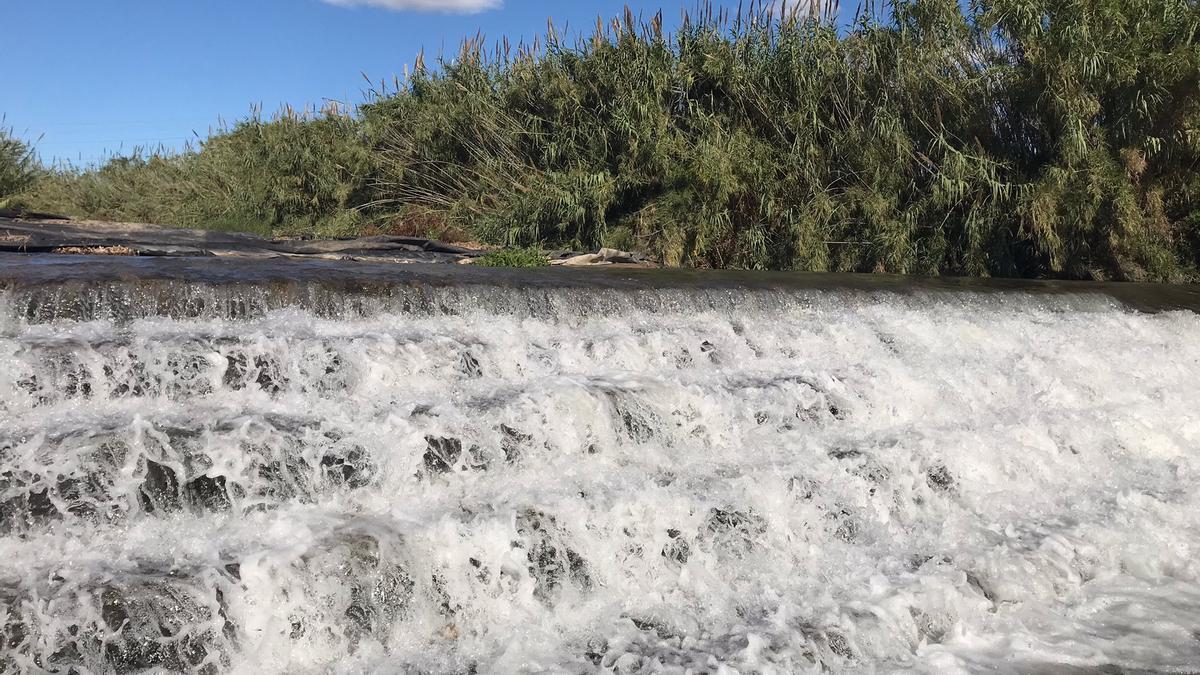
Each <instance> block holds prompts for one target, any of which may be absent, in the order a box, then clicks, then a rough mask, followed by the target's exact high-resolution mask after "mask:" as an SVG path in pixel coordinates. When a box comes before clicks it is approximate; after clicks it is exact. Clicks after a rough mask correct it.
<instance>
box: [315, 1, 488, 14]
mask: <svg viewBox="0 0 1200 675" xmlns="http://www.w3.org/2000/svg"><path fill="white" fill-rule="evenodd" d="M322 2H325V3H327V4H330V5H337V6H339V7H379V8H381V9H390V10H392V11H395V12H446V13H451V14H474V13H475V12H482V11H485V10H489V9H496V8H498V7H500V5H501V4H502V0H322Z"/></svg>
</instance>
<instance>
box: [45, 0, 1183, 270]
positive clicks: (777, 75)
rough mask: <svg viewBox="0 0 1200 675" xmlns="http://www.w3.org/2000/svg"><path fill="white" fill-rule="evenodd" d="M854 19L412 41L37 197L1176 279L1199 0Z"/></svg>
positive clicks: (688, 261)
mask: <svg viewBox="0 0 1200 675" xmlns="http://www.w3.org/2000/svg"><path fill="white" fill-rule="evenodd" d="M878 4H880V5H883V6H884V8H880V7H877V6H876V3H871V4H869V5H868V6H866V7H864V8H861V9H860V10H859V12H858V13H857V19H856V20H855V22H854V23H853V25H851V26H849V27H846V26H842V27H838V26H834V25H831V24H830V23H829V22H824V21H817V20H805V19H798V18H785V19H779V18H776V17H771V16H769V11H768V10H763V9H751V10H749V11H748V12H747V13H743V14H741V15H740V16H736V15H735V16H730V15H728V14H727V13H722V12H719V11H716V10H715V9H712V8H707V9H705V10H703V11H701V12H700V13H699V15H693V16H691V17H689V19H688V20H687V21H686V22H685V24H684V25H683V26H682V27H680V28H679V29H678V30H676V31H674V32H672V33H670V34H668V33H665V32H664V31H663V30H662V27H661V20H660V19H659V18H658V17H651V18H648V19H646V20H640V19H635V17H633V16H632V15H630V14H629V13H628V12H627V13H626V16H625V17H624V18H623V19H621V20H618V21H614V22H611V23H608V24H598V25H597V28H596V31H595V33H594V34H593V35H592V36H591V37H588V38H584V39H580V40H578V41H570V42H568V41H566V40H563V39H562V38H560V37H559V36H557V35H556V34H555V33H554V31H553V29H551V30H550V32H549V34H548V35H547V36H546V37H545V38H544V41H543V42H542V44H541V45H535V46H532V47H516V48H512V47H510V46H509V45H507V44H504V45H500V46H498V47H496V48H494V49H492V50H486V49H485V48H484V46H483V45H482V44H481V43H480V42H479V41H478V40H470V41H468V42H466V43H465V44H464V45H463V46H462V49H461V50H460V51H459V53H458V54H457V55H456V56H455V57H454V58H453V59H450V60H445V61H443V62H441V63H440V64H439V66H438V67H437V68H427V67H425V65H424V64H423V63H422V62H421V61H418V63H417V64H416V66H415V69H414V72H413V74H412V75H411V76H410V77H409V78H407V79H406V80H405V81H404V82H397V83H396V86H395V87H393V88H391V90H389V91H378V92H374V93H373V95H372V96H371V98H370V101H369V102H368V103H367V104H365V105H363V106H361V107H360V108H359V109H358V110H356V111H353V113H346V112H344V111H338V110H331V111H326V112H325V113H323V114H320V115H308V116H302V115H294V114H284V115H282V116H280V117H279V118H277V119H274V120H271V121H262V120H261V119H260V118H259V117H257V116H255V117H253V118H252V119H251V120H249V121H246V122H242V123H240V124H238V125H236V126H234V127H233V128H232V129H228V130H225V131H223V132H221V133H218V134H216V135H214V136H213V137H212V138H211V139H209V140H208V141H206V142H204V143H203V144H202V145H201V146H200V147H199V148H198V149H195V150H192V151H188V152H184V153H181V154H178V155H171V156H164V155H154V154H151V155H135V156H134V157H131V158H119V159H114V160H112V161H110V162H108V163H107V164H106V165H104V166H103V167H100V168H98V169H93V170H86V171H58V172H51V173H49V174H48V175H47V176H46V177H45V178H43V179H42V180H39V181H38V182H37V184H36V185H34V186H33V187H32V188H31V189H29V190H28V191H27V195H26V198H27V199H28V200H29V201H30V203H31V205H33V206H34V207H35V208H38V209H41V210H50V211H65V212H69V213H72V214H78V215H87V216H92V217H104V218H115V219H124V220H147V221H156V222H165V223H174V224H179V225H189V226H201V225H202V226H207V227H212V226H217V227H230V228H239V229H261V230H267V229H269V230H271V231H273V232H279V233H311V234H340V233H350V232H357V231H364V230H366V231H372V232H389V231H400V230H404V229H407V230H410V233H415V232H412V230H419V231H422V232H425V231H434V232H437V231H446V230H447V229H455V230H458V231H460V232H462V233H464V234H465V235H466V236H471V237H474V238H477V239H479V240H482V241H486V242H491V243H497V244H503V245H507V246H530V245H541V244H545V245H547V246H551V247H568V248H594V247H597V246H601V245H610V246H616V247H619V248H626V249H629V248H633V249H638V250H641V251H644V252H647V253H649V254H650V255H652V256H658V257H661V258H662V259H663V260H664V261H665V262H667V263H670V264H677V265H689V266H699V267H738V268H761V269H804V270H834V271H866V272H870V271H879V272H897V273H915V274H957V275H993V276H1024V277H1069V278H1109V279H1131V280H1172V281H1178V280H1184V279H1195V278H1197V274H1198V268H1200V172H1198V171H1197V169H1198V168H1200V49H1198V45H1197V39H1198V37H1200V4H1198V3H1197V1H1196V0H1139V1H1138V2H1129V1H1128V0H973V1H972V2H971V3H970V4H969V6H967V7H963V6H961V5H960V3H959V2H958V0H895V1H894V2H890V3H878Z"/></svg>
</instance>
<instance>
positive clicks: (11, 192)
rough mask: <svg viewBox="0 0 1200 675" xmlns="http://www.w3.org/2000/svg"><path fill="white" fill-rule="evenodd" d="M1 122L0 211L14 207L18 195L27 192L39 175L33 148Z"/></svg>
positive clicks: (0, 120)
mask: <svg viewBox="0 0 1200 675" xmlns="http://www.w3.org/2000/svg"><path fill="white" fill-rule="evenodd" d="M3 122H4V120H3V118H0V209H4V208H9V207H11V206H16V204H15V202H16V199H17V197H18V195H21V194H23V193H25V192H26V191H28V190H29V189H30V188H31V187H32V186H33V184H34V183H35V182H36V181H37V180H38V178H39V174H40V167H39V166H38V163H37V160H36V158H35V157H34V153H33V148H32V147H31V146H30V144H28V143H26V142H25V141H22V140H21V139H20V138H18V137H17V136H16V135H15V134H13V131H12V129H10V128H7V127H5V126H3Z"/></svg>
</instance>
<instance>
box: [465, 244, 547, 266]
mask: <svg viewBox="0 0 1200 675" xmlns="http://www.w3.org/2000/svg"><path fill="white" fill-rule="evenodd" d="M475 264H476V265H479V266H481V267H546V266H548V265H549V264H550V260H549V258H547V257H546V254H545V253H544V252H543V251H542V250H541V249H537V248H507V249H503V250H500V251H492V252H491V253H488V254H485V255H482V256H480V257H478V258H476V259H475Z"/></svg>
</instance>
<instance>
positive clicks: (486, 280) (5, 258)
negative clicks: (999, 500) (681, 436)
mask: <svg viewBox="0 0 1200 675" xmlns="http://www.w3.org/2000/svg"><path fill="white" fill-rule="evenodd" d="M145 281H167V282H176V283H185V284H199V285H210V286H229V285H247V286H281V285H282V286H319V287H323V288H328V289H330V290H336V291H339V292H345V293H364V294H372V293H377V292H386V291H387V290H388V289H390V288H395V287H397V286H424V287H447V286H453V287H463V286H480V287H489V288H504V287H508V288H521V289H527V290H544V291H547V292H550V291H553V290H554V289H596V290H598V291H599V290H607V291H628V292H635V291H647V290H655V289H663V290H668V289H669V290H689V289H692V290H697V291H707V292H712V291H721V290H730V291H765V292H785V293H786V292H808V291H819V292H843V293H850V294H873V293H892V294H899V295H918V294H927V293H982V294H987V295H994V294H1017V295H1022V294H1033V295H1069V296H1104V297H1107V298H1111V299H1112V300H1115V301H1117V302H1120V303H1122V304H1124V305H1126V306H1128V307H1130V308H1132V309H1136V310H1139V311H1147V312H1158V311H1170V310H1191V311H1196V312H1200V285H1196V284H1179V285H1168V284H1133V283H1100V282H1085V281H1028V280H1009V279H966V278H951V277H933V278H923V277H906V276H895V275H882V274H831V273H813V272H745V271H712V270H691V269H630V268H613V267H588V268H561V267H545V268H532V269H508V268H486V267H476V266H472V265H444V264H422V263H415V264H405V265H396V264H392V263H380V262H362V261H357V262H348V261H337V260H321V259H310V258H292V257H283V258H264V259H244V258H236V257H207V258H197V257H184V258H162V257H111V256H76V255H53V254H0V288H3V289H9V290H22V289H31V288H38V287H47V286H86V285H90V284H112V283H122V282H129V283H136V282H145Z"/></svg>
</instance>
